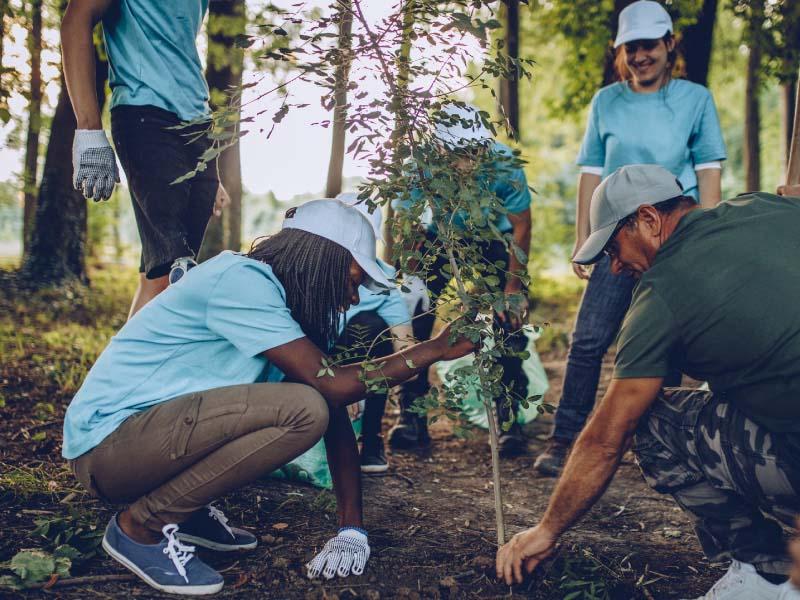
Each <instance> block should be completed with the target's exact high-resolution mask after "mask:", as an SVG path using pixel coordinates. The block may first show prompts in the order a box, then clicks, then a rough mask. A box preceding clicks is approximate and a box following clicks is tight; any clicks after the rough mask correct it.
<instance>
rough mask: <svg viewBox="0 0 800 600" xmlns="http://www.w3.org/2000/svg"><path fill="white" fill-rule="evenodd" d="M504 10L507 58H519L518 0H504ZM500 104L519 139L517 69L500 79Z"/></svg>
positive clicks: (515, 135)
mask: <svg viewBox="0 0 800 600" xmlns="http://www.w3.org/2000/svg"><path fill="white" fill-rule="evenodd" d="M504 4H505V12H506V27H505V33H506V52H507V53H508V58H509V59H512V60H514V61H516V60H517V59H519V0H504ZM500 105H501V106H502V108H503V112H504V113H505V115H506V118H507V119H508V123H509V125H510V126H511V131H512V132H513V134H514V137H515V138H517V139H519V77H518V76H517V71H516V70H515V71H514V75H513V76H511V77H504V78H503V79H502V80H501V81H500Z"/></svg>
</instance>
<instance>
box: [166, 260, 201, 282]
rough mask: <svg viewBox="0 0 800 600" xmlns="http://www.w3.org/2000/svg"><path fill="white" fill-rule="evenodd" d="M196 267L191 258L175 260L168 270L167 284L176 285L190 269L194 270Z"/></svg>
mask: <svg viewBox="0 0 800 600" xmlns="http://www.w3.org/2000/svg"><path fill="white" fill-rule="evenodd" d="M196 266H197V263H196V262H195V261H194V259H193V258H192V257H191V256H184V257H182V258H178V259H176V260H175V262H174V263H172V266H171V267H170V269H169V284H170V285H172V284H173V283H178V281H180V280H181V278H182V277H183V276H184V275H186V273H188V272H189V270H190V269H194V268H195V267H196Z"/></svg>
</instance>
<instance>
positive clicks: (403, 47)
mask: <svg viewBox="0 0 800 600" xmlns="http://www.w3.org/2000/svg"><path fill="white" fill-rule="evenodd" d="M415 2H416V0H406V1H405V3H404V4H403V8H402V9H401V10H402V11H403V29H402V31H401V34H400V48H399V50H398V52H397V86H396V89H397V97H396V98H394V99H393V104H394V107H395V125H394V131H393V132H392V144H393V146H394V149H393V154H392V155H393V160H394V165H393V166H394V169H395V170H398V171H399V170H400V169H402V163H403V160H402V159H401V158H400V154H399V152H398V150H399V148H400V144H404V143H406V142H405V140H406V131H407V129H408V113H407V112H406V108H405V106H406V98H405V96H406V95H407V92H408V84H409V61H410V60H411V32H412V31H413V29H414V9H415ZM383 216H384V219H383V259H384V260H385V261H386V262H387V263H389V264H392V262H394V258H393V257H394V237H393V236H392V220H393V219H394V208H393V207H392V205H391V203H387V204H386V205H384V207H383Z"/></svg>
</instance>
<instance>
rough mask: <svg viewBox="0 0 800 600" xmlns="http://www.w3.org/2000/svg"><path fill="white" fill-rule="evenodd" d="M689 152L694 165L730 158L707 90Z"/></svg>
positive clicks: (715, 108) (712, 100)
mask: <svg viewBox="0 0 800 600" xmlns="http://www.w3.org/2000/svg"><path fill="white" fill-rule="evenodd" d="M704 90H705V88H704ZM689 152H690V153H691V156H692V163H693V164H695V165H699V164H703V163H709V162H713V161H718V160H725V159H726V158H727V157H728V155H727V152H726V150H725V141H724V140H723V139H722V129H721V128H720V125H719V117H718V116H717V107H716V106H715V105H714V98H713V97H712V96H711V92H709V91H708V90H705V101H704V102H703V108H702V112H701V113H700V118H699V119H698V120H697V124H696V126H695V131H694V132H693V133H692V136H691V138H690V139H689Z"/></svg>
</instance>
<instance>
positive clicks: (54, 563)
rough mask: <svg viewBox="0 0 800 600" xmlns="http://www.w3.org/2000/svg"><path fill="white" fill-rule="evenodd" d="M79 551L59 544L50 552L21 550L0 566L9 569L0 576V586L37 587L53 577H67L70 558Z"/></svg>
mask: <svg viewBox="0 0 800 600" xmlns="http://www.w3.org/2000/svg"><path fill="white" fill-rule="evenodd" d="M79 554H80V553H79V552H78V551H77V550H76V549H75V548H72V547H70V546H59V547H58V548H56V549H55V550H54V551H53V552H52V553H49V552H45V551H44V550H21V551H19V552H17V553H16V554H15V555H14V557H13V558H12V559H11V560H10V561H8V562H7V563H3V564H2V565H0V568H2V569H4V570H8V571H11V574H10V575H3V576H0V587H6V588H10V589H13V590H21V589H25V588H30V587H38V586H39V584H41V583H44V582H47V581H49V580H51V579H54V578H59V577H69V576H70V572H69V571H70V568H72V560H73V559H74V558H75V557H76V556H78V555H79Z"/></svg>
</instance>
